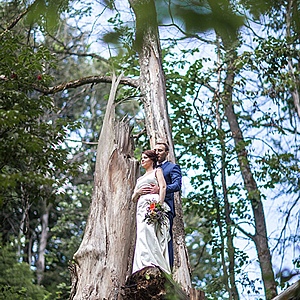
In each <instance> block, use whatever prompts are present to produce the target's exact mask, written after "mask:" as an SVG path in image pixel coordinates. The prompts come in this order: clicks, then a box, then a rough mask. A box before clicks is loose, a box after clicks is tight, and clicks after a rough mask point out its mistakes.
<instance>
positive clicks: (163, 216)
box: [144, 200, 168, 226]
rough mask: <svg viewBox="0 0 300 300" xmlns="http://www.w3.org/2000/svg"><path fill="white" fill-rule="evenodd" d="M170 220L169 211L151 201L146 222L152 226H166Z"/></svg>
mask: <svg viewBox="0 0 300 300" xmlns="http://www.w3.org/2000/svg"><path fill="white" fill-rule="evenodd" d="M167 220H168V215H167V209H166V208H165V207H164V206H163V205H162V204H161V203H159V202H157V201H155V200H152V201H151V200H149V206H148V207H147V212H146V215H145V219H144V221H145V222H146V223H147V224H148V225H150V224H158V225H160V226H162V225H166V224H167Z"/></svg>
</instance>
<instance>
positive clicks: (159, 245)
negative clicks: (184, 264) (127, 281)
mask: <svg viewBox="0 0 300 300" xmlns="http://www.w3.org/2000/svg"><path fill="white" fill-rule="evenodd" d="M150 183H154V184H156V185H157V179H156V176H155V170H154V171H153V172H151V173H149V174H145V175H144V176H142V177H140V178H138V180H137V184H136V187H135V189H138V188H140V187H142V186H143V185H149V184H150ZM149 200H156V201H158V200H159V196H158V194H147V195H142V196H141V197H140V198H139V200H138V202H137V212H136V226H137V235H136V245H135V251H134V259H133V268H132V273H135V272H136V271H138V270H141V269H143V268H145V267H148V266H158V267H160V268H161V269H162V270H163V271H164V272H166V273H168V274H171V269H170V264H169V252H168V242H169V240H170V233H169V226H170V225H169V220H168V219H167V222H166V225H162V226H161V227H159V226H158V225H153V224H147V223H146V221H144V219H145V215H146V212H147V207H148V206H149V202H148V201H149ZM164 206H165V207H166V208H167V210H170V208H169V206H168V205H167V204H166V203H164Z"/></svg>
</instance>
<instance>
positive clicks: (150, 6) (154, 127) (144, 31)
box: [129, 0, 191, 293]
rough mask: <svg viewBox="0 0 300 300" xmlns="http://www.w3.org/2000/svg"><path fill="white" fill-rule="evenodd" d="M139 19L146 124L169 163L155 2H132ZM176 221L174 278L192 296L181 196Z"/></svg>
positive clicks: (152, 140)
mask: <svg viewBox="0 0 300 300" xmlns="http://www.w3.org/2000/svg"><path fill="white" fill-rule="evenodd" d="M129 3H130V5H131V7H132V8H133V10H134V13H135V16H136V48H137V50H138V52H139V62H140V68H141V71H140V80H139V81H140V90H141V93H142V98H141V99H142V102H143V106H144V111H145V125H146V129H147V134H148V137H149V139H150V145H151V147H154V145H155V143H156V142H157V140H158V139H163V140H166V141H167V142H168V144H169V146H170V155H169V159H170V161H173V162H174V161H175V156H174V150H173V141H172V133H171V129H170V121H169V115H168V109H167V99H166V86H165V77H164V72H163V69H162V58H161V49H160V43H159V34H158V26H157V18H156V9H155V3H154V1H153V0H146V1H145V0H143V1H141V0H129ZM175 206H176V215H177V216H176V218H175V219H174V226H173V235H174V271H173V277H174V279H175V281H176V282H178V283H179V284H180V285H181V286H182V288H183V289H184V290H185V291H186V292H187V293H189V292H190V289H191V279H190V270H189V261H188V254H187V249H186V246H185V233H184V224H183V213H182V204H181V199H180V196H179V195H176V197H175Z"/></svg>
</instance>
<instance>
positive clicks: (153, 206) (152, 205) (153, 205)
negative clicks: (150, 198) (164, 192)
mask: <svg viewBox="0 0 300 300" xmlns="http://www.w3.org/2000/svg"><path fill="white" fill-rule="evenodd" d="M154 209H155V202H152V203H150V210H151V211H153V210H154Z"/></svg>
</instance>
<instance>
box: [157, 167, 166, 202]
mask: <svg viewBox="0 0 300 300" xmlns="http://www.w3.org/2000/svg"><path fill="white" fill-rule="evenodd" d="M155 175H156V178H157V181H158V186H159V202H160V203H164V201H165V197H166V188H167V185H166V181H165V178H164V175H163V172H162V169H161V168H157V170H156V172H155Z"/></svg>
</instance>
